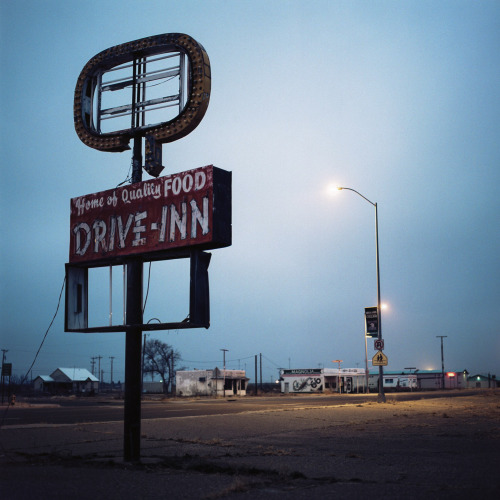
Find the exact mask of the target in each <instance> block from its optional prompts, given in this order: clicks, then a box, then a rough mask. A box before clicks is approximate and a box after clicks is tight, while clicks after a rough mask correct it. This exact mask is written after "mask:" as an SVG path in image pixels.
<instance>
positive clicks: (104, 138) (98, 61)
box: [73, 33, 211, 152]
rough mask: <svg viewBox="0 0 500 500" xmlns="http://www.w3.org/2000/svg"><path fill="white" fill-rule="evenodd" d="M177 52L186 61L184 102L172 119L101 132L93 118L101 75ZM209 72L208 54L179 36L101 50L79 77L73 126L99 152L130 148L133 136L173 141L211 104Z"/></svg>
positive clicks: (187, 131)
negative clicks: (186, 59)
mask: <svg viewBox="0 0 500 500" xmlns="http://www.w3.org/2000/svg"><path fill="white" fill-rule="evenodd" d="M171 52H178V53H182V54H185V55H186V56H187V58H188V60H189V67H190V71H189V79H188V89H187V99H186V104H185V105H184V107H183V109H182V111H181V112H180V113H179V115H177V116H176V117H175V118H173V119H171V120H168V121H165V122H161V123H158V124H155V125H151V126H142V127H132V126H131V127H130V128H127V129H124V130H118V131H113V132H108V133H101V132H100V131H99V130H98V129H97V128H96V126H95V124H94V120H93V119H92V109H93V106H94V102H93V101H94V99H96V98H97V97H96V95H95V94H96V92H95V90H96V87H97V85H98V82H99V78H100V76H101V75H102V74H103V73H105V72H107V71H109V70H111V69H113V68H115V67H117V66H120V65H123V64H126V63H129V62H130V63H133V62H134V61H136V60H140V59H141V58H146V57H149V56H156V55H160V54H168V53H171ZM210 91H211V73H210V61H209V58H208V54H207V53H206V51H205V49H204V48H203V46H202V45H200V44H199V43H198V42H196V40H194V39H193V38H191V37H190V36H188V35H185V34H182V33H166V34H163V35H156V36H151V37H147V38H142V39H140V40H135V41H132V42H127V43H124V44H121V45H116V46H114V47H111V48H109V49H106V50H103V51H102V52H100V53H99V54H97V55H95V56H94V57H92V59H90V60H89V61H88V62H87V64H86V65H85V66H84V68H83V70H82V71H81V73H80V76H79V77H78V80H77V83H76V87H75V97H74V106H73V112H74V123H75V130H76V133H77V134H78V137H79V138H80V140H81V141H82V142H83V143H84V144H86V145H87V146H89V147H91V148H94V149H97V150H99V151H110V152H121V151H125V150H127V149H130V147H129V142H130V140H131V139H132V138H133V137H138V136H139V137H143V136H145V135H150V136H153V137H154V138H155V140H156V141H157V142H159V143H166V142H173V141H176V140H178V139H181V138H182V137H184V136H186V135H187V134H189V133H190V132H192V131H193V130H194V129H195V128H196V127H197V126H198V125H199V123H200V122H201V120H202V119H203V117H204V115H205V112H206V110H207V108H208V103H209V101H210Z"/></svg>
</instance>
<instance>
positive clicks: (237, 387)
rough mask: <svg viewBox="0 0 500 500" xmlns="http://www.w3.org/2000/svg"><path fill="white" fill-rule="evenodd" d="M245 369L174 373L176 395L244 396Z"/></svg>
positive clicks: (245, 385) (246, 379)
mask: <svg viewBox="0 0 500 500" xmlns="http://www.w3.org/2000/svg"><path fill="white" fill-rule="evenodd" d="M248 380H249V379H248V378H247V377H246V375H245V370H219V368H215V369H214V370H190V371H177V372H176V373H175V393H176V395H177V396H222V397H225V396H246V393H247V392H246V388H247V383H248Z"/></svg>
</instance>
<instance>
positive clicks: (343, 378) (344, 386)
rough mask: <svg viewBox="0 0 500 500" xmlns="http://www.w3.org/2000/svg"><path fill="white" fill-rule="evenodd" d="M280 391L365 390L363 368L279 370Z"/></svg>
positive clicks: (348, 391) (355, 391) (347, 391)
mask: <svg viewBox="0 0 500 500" xmlns="http://www.w3.org/2000/svg"><path fill="white" fill-rule="evenodd" d="M280 382H281V392H284V393H288V392H302V393H305V392H307V393H315V392H316V393H318V392H326V391H329V392H343V393H353V392H354V393H358V392H365V387H366V375H365V370H364V369H363V368H341V369H340V370H339V369H338V368H302V369H293V370H292V369H290V370H281V377H280Z"/></svg>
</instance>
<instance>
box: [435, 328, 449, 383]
mask: <svg viewBox="0 0 500 500" xmlns="http://www.w3.org/2000/svg"><path fill="white" fill-rule="evenodd" d="M446 337H448V335H436V338H437V339H441V389H443V390H444V354H443V339H445V338H446Z"/></svg>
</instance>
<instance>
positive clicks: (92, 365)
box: [90, 356, 95, 375]
mask: <svg viewBox="0 0 500 500" xmlns="http://www.w3.org/2000/svg"><path fill="white" fill-rule="evenodd" d="M90 366H91V367H92V375H95V356H92V357H91V358H90Z"/></svg>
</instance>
